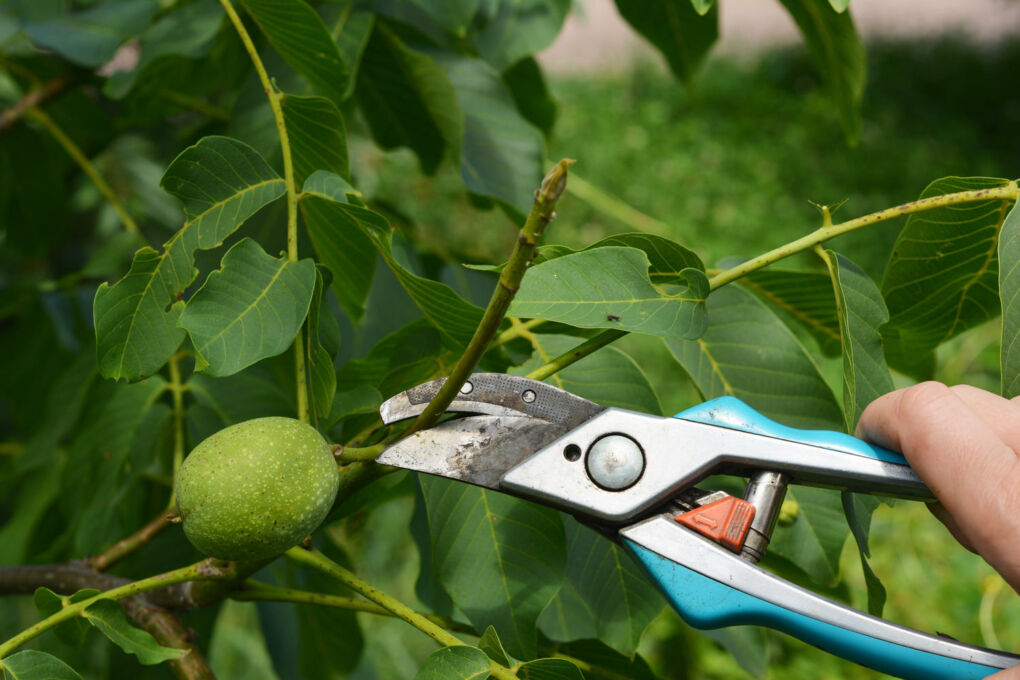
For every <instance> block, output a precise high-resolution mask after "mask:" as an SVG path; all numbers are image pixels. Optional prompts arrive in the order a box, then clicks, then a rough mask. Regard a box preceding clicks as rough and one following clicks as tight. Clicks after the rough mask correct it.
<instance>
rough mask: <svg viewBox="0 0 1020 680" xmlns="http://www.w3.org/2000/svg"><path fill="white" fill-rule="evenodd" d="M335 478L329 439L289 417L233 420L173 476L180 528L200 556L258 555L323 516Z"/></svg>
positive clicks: (298, 536) (279, 548)
mask: <svg viewBox="0 0 1020 680" xmlns="http://www.w3.org/2000/svg"><path fill="white" fill-rule="evenodd" d="M339 483H340V478H339V476H338V475H337V469H336V461H335V460H334V459H333V453H332V451H331V449H330V446H329V444H328V443H327V442H326V440H325V439H323V438H322V435H320V434H319V433H318V431H316V430H315V428H313V427H311V426H309V425H306V424H305V423H302V422H300V421H297V420H294V419H292V418H256V419H255V420H249V421H246V422H243V423H238V424H237V425H231V426H230V427H227V428H225V429H223V430H220V431H219V432H217V433H216V434H214V435H212V436H211V437H209V438H208V439H206V440H205V441H203V442H202V443H201V444H199V445H198V446H196V447H195V449H194V450H193V451H192V452H191V454H190V455H189V456H188V457H187V458H186V459H185V461H184V464H183V465H181V468H180V471H179V473H178V476H177V507H178V509H179V510H180V514H181V519H182V520H183V523H184V533H185V534H186V535H187V537H188V540H190V541H191V543H192V545H194V546H195V547H196V548H198V549H199V550H201V551H202V552H203V553H205V554H206V555H209V556H211V557H218V558H220V559H224V560H258V559H263V558H267V557H272V556H274V555H278V554H280V553H282V552H284V551H285V550H287V549H288V548H290V547H292V546H294V545H297V544H298V543H299V542H301V540H302V539H304V538H305V536H307V535H308V534H310V533H311V532H312V531H314V530H315V528H316V527H318V526H319V524H320V523H321V522H322V520H323V519H324V518H325V517H326V513H327V512H329V509H330V507H331V506H332V505H333V500H334V499H335V498H336V492H337V486H338V485H339Z"/></svg>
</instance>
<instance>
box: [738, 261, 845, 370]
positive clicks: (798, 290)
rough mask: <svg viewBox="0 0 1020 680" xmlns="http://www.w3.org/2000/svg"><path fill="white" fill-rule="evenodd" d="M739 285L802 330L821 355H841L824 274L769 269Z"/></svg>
mask: <svg viewBox="0 0 1020 680" xmlns="http://www.w3.org/2000/svg"><path fill="white" fill-rule="evenodd" d="M740 285H742V286H744V287H745V288H747V289H748V290H750V291H751V292H753V293H754V294H755V295H757V296H758V297H760V298H761V299H762V300H765V302H768V303H769V304H770V305H771V306H772V307H774V308H775V309H778V310H780V311H781V312H782V313H783V314H784V315H786V316H787V317H789V318H791V319H794V320H796V321H797V322H798V323H799V324H801V325H802V326H803V327H804V328H806V329H807V330H808V332H809V333H811V335H812V336H813V337H814V339H815V340H816V341H817V342H818V347H819V349H821V350H822V353H823V354H826V355H828V356H837V355H839V354H840V353H841V352H842V345H841V344H840V341H839V313H838V312H837V311H836V298H835V296H834V295H833V292H832V291H833V288H832V280H831V279H830V277H829V276H828V274H826V273H825V272H812V271H795V270H789V269H773V268H772V267H769V268H767V269H759V270H758V271H756V272H751V273H750V274H748V275H747V276H744V277H742V278H741V279H740Z"/></svg>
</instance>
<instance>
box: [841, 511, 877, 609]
mask: <svg viewBox="0 0 1020 680" xmlns="http://www.w3.org/2000/svg"><path fill="white" fill-rule="evenodd" d="M842 501H843V513H844V514H845V515H846V519H847V523H848V524H849V525H850V531H851V533H852V534H853V536H854V540H855V541H856V542H857V550H858V552H859V553H860V555H861V569H862V570H863V571H864V583H865V585H866V586H867V589H868V613H869V614H871V615H872V616H882V609H884V608H885V599H886V593H885V586H883V585H882V582H881V581H880V580H879V578H878V576H877V575H876V574H875V572H874V570H873V569H872V568H871V565H870V564H869V563H868V558H869V557H871V549H870V548H869V547H868V531H869V529H870V528H871V515H872V513H874V512H875V509H876V508H877V507H878V503H879V500H878V499H877V498H875V497H874V496H869V495H866V494H859V493H850V492H849V491H844V492H843V493H842Z"/></svg>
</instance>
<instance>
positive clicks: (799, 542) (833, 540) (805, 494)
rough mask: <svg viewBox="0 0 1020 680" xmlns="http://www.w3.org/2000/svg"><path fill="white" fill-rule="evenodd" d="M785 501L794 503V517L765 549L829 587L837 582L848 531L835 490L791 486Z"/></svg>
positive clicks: (779, 530)
mask: <svg viewBox="0 0 1020 680" xmlns="http://www.w3.org/2000/svg"><path fill="white" fill-rule="evenodd" d="M786 497H787V500H790V501H794V502H795V503H796V504H797V517H796V519H794V521H793V524H791V525H790V526H788V527H780V528H779V529H778V530H777V531H776V533H775V535H773V537H772V541H771V542H770V543H769V552H775V553H777V554H778V555H781V556H782V557H785V558H787V559H789V560H790V561H791V562H793V563H794V564H796V565H797V566H798V567H800V568H801V569H803V570H804V571H805V573H807V575H808V576H810V577H811V578H812V579H813V580H814V581H815V582H816V583H819V584H821V585H826V586H833V585H835V584H836V583H837V582H838V581H839V556H840V554H841V553H842V552H843V544H844V543H846V536H847V534H848V533H849V532H850V530H849V528H848V527H847V523H846V519H845V518H844V516H843V504H842V502H841V500H840V494H839V492H838V491H833V490H831V489H816V488H813V487H809V486H796V487H791V488H790V489H788V490H787V492H786Z"/></svg>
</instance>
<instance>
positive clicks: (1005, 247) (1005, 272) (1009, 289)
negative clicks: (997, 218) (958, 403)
mask: <svg viewBox="0 0 1020 680" xmlns="http://www.w3.org/2000/svg"><path fill="white" fill-rule="evenodd" d="M999 262H1000V263H1002V265H1001V267H1000V270H999V296H1000V298H1001V300H1002V350H1001V351H1002V354H1001V361H1000V366H1001V369H1002V396H1004V397H1006V398H1008V399H1012V398H1013V397H1015V396H1017V395H1020V214H1018V211H1017V209H1016V207H1014V208H1013V209H1012V210H1010V211H1009V215H1008V216H1007V217H1006V220H1005V222H1004V223H1003V225H1002V233H1001V234H1000V235H999Z"/></svg>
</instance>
